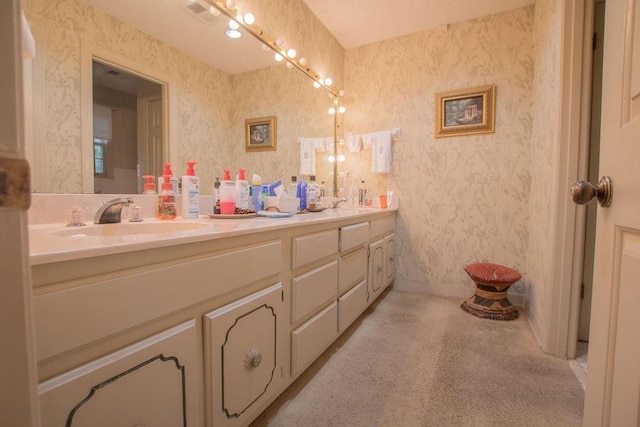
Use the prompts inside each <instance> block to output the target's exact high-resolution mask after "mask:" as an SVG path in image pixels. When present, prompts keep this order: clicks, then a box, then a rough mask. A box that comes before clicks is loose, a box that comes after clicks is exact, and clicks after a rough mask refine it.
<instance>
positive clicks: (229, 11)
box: [204, 0, 341, 98]
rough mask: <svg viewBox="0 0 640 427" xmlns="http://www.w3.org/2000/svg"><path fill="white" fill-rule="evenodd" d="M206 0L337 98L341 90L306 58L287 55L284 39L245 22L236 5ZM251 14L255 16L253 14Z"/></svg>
mask: <svg viewBox="0 0 640 427" xmlns="http://www.w3.org/2000/svg"><path fill="white" fill-rule="evenodd" d="M204 1H205V2H206V3H207V4H209V5H211V6H213V7H215V8H216V9H218V10H219V11H220V12H222V13H224V14H225V15H226V16H228V17H229V18H231V19H233V20H234V21H236V22H237V23H238V24H239V25H240V26H241V27H243V28H244V29H245V30H247V31H248V32H249V33H251V34H252V35H253V36H254V37H255V38H257V39H258V40H260V41H261V42H262V43H264V44H265V45H267V46H269V47H271V49H273V50H274V51H275V52H276V53H278V54H280V56H282V58H283V59H284V60H286V61H287V62H288V63H289V64H291V65H292V66H294V67H296V68H297V69H299V70H300V71H302V72H303V73H305V74H306V75H307V76H309V77H311V78H312V79H313V80H315V82H316V83H318V85H320V86H322V87H324V88H325V89H326V90H327V91H329V93H331V94H332V95H333V96H334V97H336V98H337V97H338V95H339V94H340V92H341V91H340V92H338V91H336V90H335V89H334V88H333V86H330V85H327V84H325V82H324V80H323V79H322V78H321V77H320V76H319V75H318V74H317V73H315V72H314V71H313V70H312V69H311V68H309V67H307V66H306V64H307V60H306V59H304V58H302V57H301V58H300V60H299V61H296V60H295V59H294V56H295V54H294V55H292V56H289V55H287V51H286V50H285V49H284V44H283V43H282V39H276V38H274V37H272V36H270V35H269V34H267V33H265V32H264V31H263V30H262V28H260V27H259V26H257V25H256V24H254V23H251V24H249V23H248V22H245V21H244V20H243V19H242V18H241V17H240V16H241V15H240V14H239V13H238V10H237V7H235V5H233V6H234V7H233V8H228V7H227V4H226V3H222V2H216V1H213V0H204ZM251 16H252V17H253V15H251ZM290 50H291V49H290ZM294 52H295V50H294Z"/></svg>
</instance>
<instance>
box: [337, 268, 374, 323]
mask: <svg viewBox="0 0 640 427" xmlns="http://www.w3.org/2000/svg"><path fill="white" fill-rule="evenodd" d="M365 308H367V282H366V281H364V280H363V281H362V282H360V283H358V284H357V285H356V286H354V287H353V289H351V290H350V291H349V292H347V293H346V294H344V295H343V296H341V297H340V299H339V300H338V331H339V332H342V331H344V330H345V329H347V328H348V327H349V325H351V324H352V323H353V321H354V320H356V319H357V318H358V316H359V315H360V313H362V312H363V311H364V309H365Z"/></svg>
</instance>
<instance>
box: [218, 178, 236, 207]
mask: <svg viewBox="0 0 640 427" xmlns="http://www.w3.org/2000/svg"><path fill="white" fill-rule="evenodd" d="M220 213H221V214H223V215H233V214H235V213H236V186H235V184H234V182H233V181H232V180H231V174H230V173H229V169H225V170H224V177H223V180H222V181H221V182H220Z"/></svg>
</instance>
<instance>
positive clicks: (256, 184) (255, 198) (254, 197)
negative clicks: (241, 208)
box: [250, 174, 262, 212]
mask: <svg viewBox="0 0 640 427" xmlns="http://www.w3.org/2000/svg"><path fill="white" fill-rule="evenodd" d="M250 195H251V205H252V206H253V210H255V211H256V212H258V211H261V210H262V177H260V175H256V174H253V176H252V177H251V194H250Z"/></svg>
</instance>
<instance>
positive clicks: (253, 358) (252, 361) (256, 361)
mask: <svg viewBox="0 0 640 427" xmlns="http://www.w3.org/2000/svg"><path fill="white" fill-rule="evenodd" d="M260 363H262V353H260V350H258V349H257V348H255V347H254V348H252V349H251V350H249V351H248V352H247V355H246V357H245V358H244V368H245V369H246V370H247V371H250V370H251V369H253V368H257V367H258V366H260Z"/></svg>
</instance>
